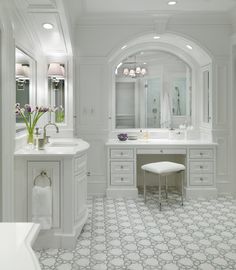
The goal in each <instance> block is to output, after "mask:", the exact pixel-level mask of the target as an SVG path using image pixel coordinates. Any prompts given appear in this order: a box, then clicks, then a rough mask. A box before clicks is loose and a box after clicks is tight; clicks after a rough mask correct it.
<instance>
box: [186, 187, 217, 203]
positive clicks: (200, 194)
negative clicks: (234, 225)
mask: <svg viewBox="0 0 236 270" xmlns="http://www.w3.org/2000/svg"><path fill="white" fill-rule="evenodd" d="M184 191H185V197H186V200H191V199H193V200H195V199H199V198H205V199H215V198H216V197H217V189H216V188H210V187H209V188H207V187H204V188H197V187H194V188H190V187H185V188H184Z"/></svg>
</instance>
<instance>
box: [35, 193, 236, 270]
mask: <svg viewBox="0 0 236 270" xmlns="http://www.w3.org/2000/svg"><path fill="white" fill-rule="evenodd" d="M157 200H158V197H157V195H156V193H155V190H154V189H149V190H148V196H147V203H146V204H145V203H144V201H143V197H142V196H141V195H140V196H139V197H138V198H137V199H135V200H134V199H122V198H120V199H111V198H106V197H89V198H88V205H89V212H90V213H89V218H88V221H87V223H86V225H85V226H84V228H83V231H82V233H81V235H80V236H79V238H78V240H77V245H76V248H75V250H73V251H69V250H63V249H47V250H40V251H36V254H37V256H38V258H39V261H40V264H41V268H42V270H49V269H50V270H52V269H55V270H79V269H81V270H82V269H94V270H113V269H114V270H116V269H130V270H145V269H146V270H152V269H153V270H154V269H155V270H158V269H163V270H177V269H180V270H185V269H199V270H214V269H215V270H223V269H225V270H230V269H232V270H233V269H236V200H235V199H233V198H232V197H221V198H218V199H215V200H204V199H199V200H190V201H185V202H184V206H183V207H182V206H180V198H179V196H178V195H176V194H171V195H170V196H169V201H168V202H164V203H163V211H161V212H160V211H159V209H158V204H157Z"/></svg>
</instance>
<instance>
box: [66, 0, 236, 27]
mask: <svg viewBox="0 0 236 270" xmlns="http://www.w3.org/2000/svg"><path fill="white" fill-rule="evenodd" d="M176 1H177V4H176V5H173V6H169V5H168V2H169V1H168V0H67V1H66V8H68V10H69V13H70V19H71V21H72V23H73V24H75V23H78V22H79V21H80V19H81V18H86V17H88V18H92V17H96V18H101V19H106V18H109V17H112V18H113V19H115V18H116V17H119V18H120V17H125V16H126V17H127V16H133V17H134V16H141V17H144V16H146V17H150V15H151V16H158V15H159V14H170V15H172V14H178V15H181V16H182V15H183V14H184V15H186V14H188V15H192V14H200V13H201V14H205V13H211V14H219V13H227V12H230V11H232V10H236V0H176Z"/></svg>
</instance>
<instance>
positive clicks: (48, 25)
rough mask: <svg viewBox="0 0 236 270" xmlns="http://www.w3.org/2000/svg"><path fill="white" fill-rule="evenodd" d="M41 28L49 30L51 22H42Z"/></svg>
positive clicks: (51, 27)
mask: <svg viewBox="0 0 236 270" xmlns="http://www.w3.org/2000/svg"><path fill="white" fill-rule="evenodd" d="M43 28H44V29H47V30H51V29H53V24H51V23H44V24H43Z"/></svg>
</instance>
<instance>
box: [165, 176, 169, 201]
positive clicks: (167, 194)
mask: <svg viewBox="0 0 236 270" xmlns="http://www.w3.org/2000/svg"><path fill="white" fill-rule="evenodd" d="M165 182H166V199H168V192H167V190H168V184H167V176H165Z"/></svg>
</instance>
